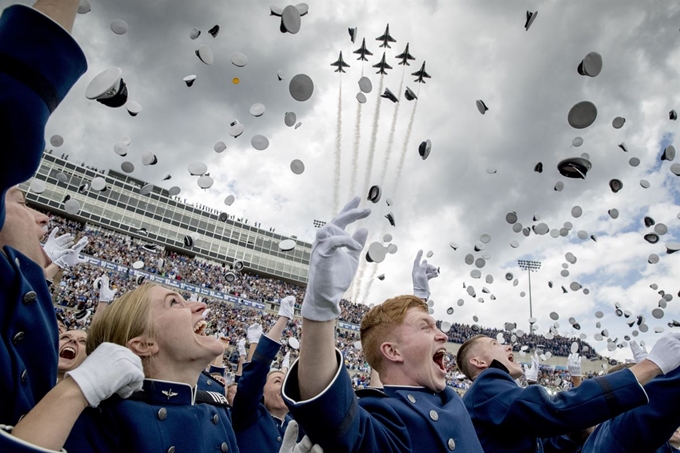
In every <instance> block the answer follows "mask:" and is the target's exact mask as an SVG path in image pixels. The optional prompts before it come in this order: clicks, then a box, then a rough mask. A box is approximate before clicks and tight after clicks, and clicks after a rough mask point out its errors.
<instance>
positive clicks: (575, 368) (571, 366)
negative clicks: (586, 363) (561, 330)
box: [567, 352, 582, 377]
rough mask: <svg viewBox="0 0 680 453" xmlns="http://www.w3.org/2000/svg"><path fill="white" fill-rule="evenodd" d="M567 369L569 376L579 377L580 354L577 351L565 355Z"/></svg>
mask: <svg viewBox="0 0 680 453" xmlns="http://www.w3.org/2000/svg"><path fill="white" fill-rule="evenodd" d="M567 370H568V371H569V374H570V375H571V376H577V377H581V375H582V373H581V356H580V355H579V353H578V352H575V353H573V354H569V356H568V357H567Z"/></svg>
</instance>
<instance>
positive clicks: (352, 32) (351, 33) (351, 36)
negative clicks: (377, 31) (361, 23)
mask: <svg viewBox="0 0 680 453" xmlns="http://www.w3.org/2000/svg"><path fill="white" fill-rule="evenodd" d="M347 31H348V32H349V39H350V41H352V44H354V41H355V40H356V39H357V33H358V32H359V27H353V28H348V29H347Z"/></svg>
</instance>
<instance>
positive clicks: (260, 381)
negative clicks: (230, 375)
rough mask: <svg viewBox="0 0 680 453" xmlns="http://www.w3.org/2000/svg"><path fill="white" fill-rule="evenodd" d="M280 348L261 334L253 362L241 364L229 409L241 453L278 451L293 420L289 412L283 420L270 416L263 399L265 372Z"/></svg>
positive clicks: (268, 369) (265, 380)
mask: <svg viewBox="0 0 680 453" xmlns="http://www.w3.org/2000/svg"><path fill="white" fill-rule="evenodd" d="M280 348H281V345H280V344H279V343H277V342H276V341H274V340H272V339H271V338H269V337H267V336H266V335H262V337H261V338H260V341H259V342H258V343H257V347H256V348H255V353H254V354H253V359H252V361H251V362H249V363H246V364H245V365H244V366H243V375H242V376H241V379H240V380H239V381H238V390H237V391H236V396H235V397H234V407H233V408H232V415H233V417H234V431H236V439H237V440H238V443H239V445H240V447H241V451H242V452H253V453H262V452H274V453H275V452H278V451H279V448H281V441H282V440H283V434H284V433H285V431H286V427H287V426H288V422H290V420H292V418H291V416H290V415H286V417H285V420H279V419H277V418H275V417H273V416H272V415H271V414H270V413H269V411H268V410H267V408H266V407H265V405H264V403H263V402H262V396H263V393H264V385H265V383H266V382H267V374H268V373H269V371H270V366H271V363H272V361H273V360H274V358H275V357H276V354H277V353H278V352H279V349H280Z"/></svg>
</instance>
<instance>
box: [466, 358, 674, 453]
mask: <svg viewBox="0 0 680 453" xmlns="http://www.w3.org/2000/svg"><path fill="white" fill-rule="evenodd" d="M463 401H464V402H465V406H466V407H467V410H468V412H469V413H470V417H472V423H473V424H474V426H475V430H476V431H477V436H478V437H479V440H480V442H481V443H482V446H483V447H484V450H485V451H488V452H496V451H502V452H543V451H544V450H543V445H542V442H541V440H540V439H539V438H540V437H554V436H559V435H562V434H567V433H569V432H572V431H575V430H579V429H585V428H588V427H591V426H595V425H596V424H598V423H600V422H602V421H605V420H607V419H609V418H612V417H614V416H616V415H618V414H620V413H621V412H623V411H626V410H629V409H632V408H634V407H637V406H640V405H642V404H645V403H646V402H647V395H646V394H645V391H644V390H643V388H642V386H641V385H640V384H639V383H638V381H637V379H636V378H635V376H634V375H633V373H631V372H630V370H622V371H620V372H618V373H613V374H611V375H609V376H603V377H597V378H595V379H587V380H585V381H583V382H582V383H581V385H580V386H579V387H578V388H576V389H573V390H570V391H567V392H559V393H557V394H555V395H553V396H550V395H549V394H548V393H547V392H546V391H545V389H544V388H543V387H541V386H539V385H531V386H529V387H526V388H522V387H519V386H518V385H517V383H515V381H514V380H513V379H512V377H511V376H510V374H508V372H507V371H505V370H502V369H498V368H488V369H486V370H484V371H482V373H481V374H480V375H479V376H477V378H476V379H475V381H474V383H473V384H472V387H470V389H469V390H468V391H467V393H465V396H464V397H463ZM669 437H670V436H669Z"/></svg>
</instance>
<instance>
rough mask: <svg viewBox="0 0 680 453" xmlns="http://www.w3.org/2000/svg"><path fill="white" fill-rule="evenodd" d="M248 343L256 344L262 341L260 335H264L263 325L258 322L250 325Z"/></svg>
mask: <svg viewBox="0 0 680 453" xmlns="http://www.w3.org/2000/svg"><path fill="white" fill-rule="evenodd" d="M246 335H247V336H248V343H250V344H255V343H259V342H260V337H261V336H262V326H261V325H260V324H258V323H255V324H251V325H250V326H249V327H248V332H247V333H246Z"/></svg>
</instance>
